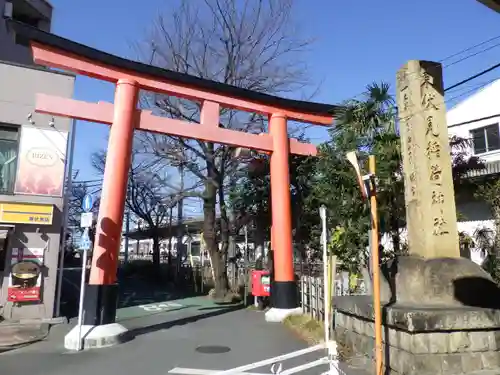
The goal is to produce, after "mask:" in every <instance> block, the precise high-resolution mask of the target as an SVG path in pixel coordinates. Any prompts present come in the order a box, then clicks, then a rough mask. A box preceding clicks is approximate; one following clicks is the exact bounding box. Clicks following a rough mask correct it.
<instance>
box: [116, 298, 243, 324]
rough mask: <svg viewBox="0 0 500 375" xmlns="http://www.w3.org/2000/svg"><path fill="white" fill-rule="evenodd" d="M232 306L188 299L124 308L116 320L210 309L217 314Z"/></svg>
mask: <svg viewBox="0 0 500 375" xmlns="http://www.w3.org/2000/svg"><path fill="white" fill-rule="evenodd" d="M132 303H134V300H133V299H132V300H131V301H130V303H129V305H130V304H132ZM231 306H234V305H219V304H216V303H214V302H213V301H212V300H210V299H209V298H207V297H188V298H181V299H176V300H168V301H163V302H154V303H147V304H137V305H135V306H129V307H123V308H120V309H118V310H117V312H116V319H117V321H118V322H120V321H124V320H130V319H135V318H142V317H147V316H153V315H164V314H173V313H175V312H179V313H181V312H182V313H183V315H184V314H187V315H197V314H201V313H204V312H206V310H208V309H209V310H210V311H212V312H215V311H217V310H222V309H227V308H229V307H231Z"/></svg>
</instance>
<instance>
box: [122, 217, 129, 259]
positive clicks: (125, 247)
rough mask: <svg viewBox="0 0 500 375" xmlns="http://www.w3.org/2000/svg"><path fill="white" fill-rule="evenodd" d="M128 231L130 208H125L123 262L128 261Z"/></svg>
mask: <svg viewBox="0 0 500 375" xmlns="http://www.w3.org/2000/svg"><path fill="white" fill-rule="evenodd" d="M129 232H130V210H127V212H126V213H125V241H124V243H123V247H124V249H123V250H124V252H125V257H124V262H125V264H127V263H128V234H129Z"/></svg>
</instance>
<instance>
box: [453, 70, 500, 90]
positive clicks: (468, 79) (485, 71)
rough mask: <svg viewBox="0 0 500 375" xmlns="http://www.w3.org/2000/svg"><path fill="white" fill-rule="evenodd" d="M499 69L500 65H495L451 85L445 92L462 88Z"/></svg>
mask: <svg viewBox="0 0 500 375" xmlns="http://www.w3.org/2000/svg"><path fill="white" fill-rule="evenodd" d="M498 68H500V63H498V64H495V65H493V66H491V67H489V68H488V69H485V70H483V71H481V72H479V73H477V74H474V75H473V76H470V77H468V78H466V79H464V80H462V81H460V82H457V83H455V84H454V85H451V86H450V87H447V88H445V89H444V91H445V92H446V91H448V90H451V89H454V88H455V87H458V86H461V85H463V84H465V83H467V82H470V81H472V80H473V79H476V78H478V77H481V76H484V75H485V74H486V73H489V72H491V71H493V70H495V69H498Z"/></svg>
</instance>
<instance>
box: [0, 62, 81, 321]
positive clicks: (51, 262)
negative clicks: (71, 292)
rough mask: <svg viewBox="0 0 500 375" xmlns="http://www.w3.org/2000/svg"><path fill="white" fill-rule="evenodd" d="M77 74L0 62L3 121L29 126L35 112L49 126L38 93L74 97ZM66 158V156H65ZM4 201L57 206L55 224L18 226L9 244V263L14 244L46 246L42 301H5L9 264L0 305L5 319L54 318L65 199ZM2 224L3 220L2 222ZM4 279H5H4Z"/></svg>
mask: <svg viewBox="0 0 500 375" xmlns="http://www.w3.org/2000/svg"><path fill="white" fill-rule="evenodd" d="M74 81H75V77H74V76H73V75H70V74H65V73H55V72H50V71H48V70H44V69H39V68H34V67H23V66H19V65H13V64H9V63H0V82H2V90H0V123H8V124H14V125H19V126H21V125H28V121H27V115H28V113H30V112H31V113H33V117H32V119H33V121H34V125H35V126H37V127H40V128H50V126H49V121H50V120H51V118H52V117H51V116H47V115H41V114H37V113H35V111H34V110H35V94H36V93H46V94H53V95H57V96H61V97H72V96H73V87H74ZM70 128H71V120H69V119H66V118H57V117H56V118H55V119H54V127H53V129H56V130H58V131H61V132H69V131H70ZM69 138H70V137H68V140H69ZM66 159H67V158H66ZM0 201H3V202H31V203H45V204H53V205H55V211H54V218H53V223H52V225H50V226H43V225H40V226H39V225H36V224H30V225H16V226H15V230H14V236H13V239H12V241H10V243H9V249H8V252H7V257H6V262H7V263H9V262H10V252H11V249H12V248H14V247H44V246H46V245H47V250H46V252H45V259H44V270H43V281H42V293H43V301H42V303H41V304H33V305H22V306H20V307H15V306H12V304H11V303H6V292H7V287H8V280H9V272H8V270H9V267H8V266H6V267H5V271H4V272H3V273H2V272H0V283H1V284H2V285H1V289H0V290H1V293H0V305H2V306H3V315H4V317H5V318H13V319H18V318H35V317H36V318H38V317H44V318H48V317H52V316H53V308H54V296H55V289H56V282H57V263H58V254H59V249H60V239H61V232H62V227H63V217H62V212H63V199H62V197H61V198H53V197H43V196H30V195H0ZM0 225H1V223H0ZM2 280H3V282H2Z"/></svg>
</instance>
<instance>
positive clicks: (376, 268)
mask: <svg viewBox="0 0 500 375" xmlns="http://www.w3.org/2000/svg"><path fill="white" fill-rule="evenodd" d="M368 169H369V172H370V174H371V176H372V177H371V178H372V179H373V180H372V184H371V189H370V211H371V221H372V230H371V236H372V269H373V310H374V315H375V363H376V374H377V375H382V311H381V302H380V255H379V249H378V248H379V242H378V241H379V240H378V214H377V191H376V186H375V171H376V169H375V156H374V155H370V157H369V159H368Z"/></svg>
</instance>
